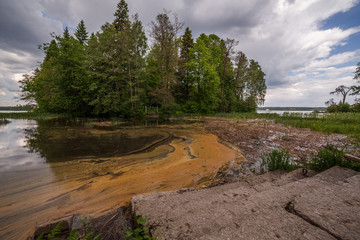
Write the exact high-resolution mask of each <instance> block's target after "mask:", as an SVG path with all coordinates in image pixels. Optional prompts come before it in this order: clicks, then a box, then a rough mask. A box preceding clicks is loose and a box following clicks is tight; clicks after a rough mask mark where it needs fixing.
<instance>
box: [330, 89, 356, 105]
mask: <svg viewBox="0 0 360 240" xmlns="http://www.w3.org/2000/svg"><path fill="white" fill-rule="evenodd" d="M352 90H353V88H352V87H346V86H344V85H341V86H339V87H337V88H335V91H333V92H330V94H336V95H339V94H341V95H342V98H343V99H342V104H345V100H346V97H347V95H348V94H349V93H350V92H351V91H352Z"/></svg>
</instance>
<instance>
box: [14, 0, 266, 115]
mask: <svg viewBox="0 0 360 240" xmlns="http://www.w3.org/2000/svg"><path fill="white" fill-rule="evenodd" d="M182 26H183V23H182V22H179V20H178V18H177V16H176V14H174V17H173V18H171V16H169V12H166V11H164V12H163V13H160V14H158V15H157V16H156V19H155V21H153V22H152V23H151V34H150V36H151V37H152V38H153V41H152V43H153V45H152V46H151V49H150V50H149V51H148V45H147V38H146V35H145V32H144V29H143V26H142V23H141V21H140V20H139V16H138V15H137V14H135V15H134V16H133V17H131V18H130V17H129V9H128V5H127V3H126V1H125V0H120V1H119V3H118V4H117V8H116V11H115V13H114V20H113V22H112V23H106V24H104V25H103V26H102V27H101V31H99V32H97V33H92V34H91V36H90V38H89V37H88V32H87V30H86V27H85V23H84V21H83V20H81V21H80V23H79V24H78V26H77V29H76V31H75V33H74V36H72V34H71V33H70V31H69V29H68V28H67V27H66V28H65V30H64V32H63V34H62V35H61V36H60V35H59V36H58V35H55V34H52V35H51V36H52V38H53V39H52V40H51V42H50V43H45V44H43V45H42V46H41V49H42V50H43V51H44V53H45V58H44V60H43V62H42V63H41V64H40V66H39V67H38V68H37V69H35V70H34V72H33V74H31V75H24V78H23V79H22V80H21V90H22V96H21V98H22V99H23V100H26V101H29V102H30V103H36V105H37V107H38V110H39V111H40V112H49V113H61V114H62V113H67V114H71V115H76V116H94V115H95V116H100V117H124V118H129V117H133V116H142V115H143V109H144V107H145V106H148V107H159V108H160V109H161V111H163V112H168V111H170V112H174V111H175V110H176V109H177V110H182V111H185V112H189V113H202V114H209V113H215V112H218V111H221V112H232V111H254V110H255V109H256V107H257V105H258V104H262V103H263V101H264V96H265V93H266V85H265V74H264V73H263V72H262V70H261V67H260V65H259V64H258V63H257V62H256V61H254V60H248V59H247V58H246V56H245V54H243V53H241V54H239V56H240V57H238V58H236V66H233V61H232V59H234V54H235V52H234V46H236V44H237V41H235V40H234V39H226V40H224V39H221V38H220V37H218V36H217V35H215V34H210V35H205V34H201V35H200V37H199V38H198V39H197V40H196V43H194V40H193V38H192V34H191V31H190V29H189V28H186V30H185V33H184V35H183V36H182V37H181V38H179V36H178V34H179V33H180V30H181V29H182Z"/></svg>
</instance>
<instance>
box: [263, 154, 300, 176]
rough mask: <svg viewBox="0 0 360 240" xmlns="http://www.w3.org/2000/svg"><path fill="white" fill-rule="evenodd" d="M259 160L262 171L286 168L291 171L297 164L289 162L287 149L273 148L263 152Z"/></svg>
mask: <svg viewBox="0 0 360 240" xmlns="http://www.w3.org/2000/svg"><path fill="white" fill-rule="evenodd" d="M261 158H262V161H261V169H262V171H266V170H268V171H275V170H286V171H291V170H294V169H296V168H298V166H297V165H295V164H292V163H291V162H290V155H289V152H288V151H283V150H281V149H274V150H272V152H270V153H267V154H264V155H263V156H262V157H261Z"/></svg>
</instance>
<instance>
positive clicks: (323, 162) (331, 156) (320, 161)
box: [308, 144, 360, 172]
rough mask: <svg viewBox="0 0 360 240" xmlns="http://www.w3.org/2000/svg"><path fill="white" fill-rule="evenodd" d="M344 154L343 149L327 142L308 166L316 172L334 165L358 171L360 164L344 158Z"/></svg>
mask: <svg viewBox="0 0 360 240" xmlns="http://www.w3.org/2000/svg"><path fill="white" fill-rule="evenodd" d="M344 155H345V152H344V150H343V149H338V148H336V147H335V146H333V145H330V144H328V145H326V146H325V147H324V148H323V149H321V150H320V151H319V152H318V154H317V155H316V156H315V157H313V159H312V160H311V161H310V163H309V166H308V168H309V169H311V170H314V171H316V172H321V171H325V170H326V169H329V168H332V167H334V166H340V167H345V168H350V169H353V170H356V171H359V170H360V164H358V163H354V162H352V161H350V160H347V159H345V158H344Z"/></svg>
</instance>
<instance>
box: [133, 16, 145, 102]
mask: <svg viewBox="0 0 360 240" xmlns="http://www.w3.org/2000/svg"><path fill="white" fill-rule="evenodd" d="M130 38H131V49H130V57H131V67H132V68H133V72H134V73H133V79H134V84H133V85H132V86H131V91H134V98H133V100H132V101H131V102H133V101H134V104H135V109H138V107H140V106H141V98H140V96H141V95H142V94H144V92H143V86H142V84H143V82H142V78H141V76H142V75H143V72H144V66H145V61H144V56H145V54H146V50H147V47H148V46H147V38H146V35H145V32H144V28H143V26H142V23H141V21H140V20H139V16H138V14H135V15H134V17H133V23H132V26H131V31H130ZM132 88H134V90H132ZM130 95H133V94H132V93H131V94H130ZM132 105H133V104H132ZM132 109H133V107H132Z"/></svg>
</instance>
